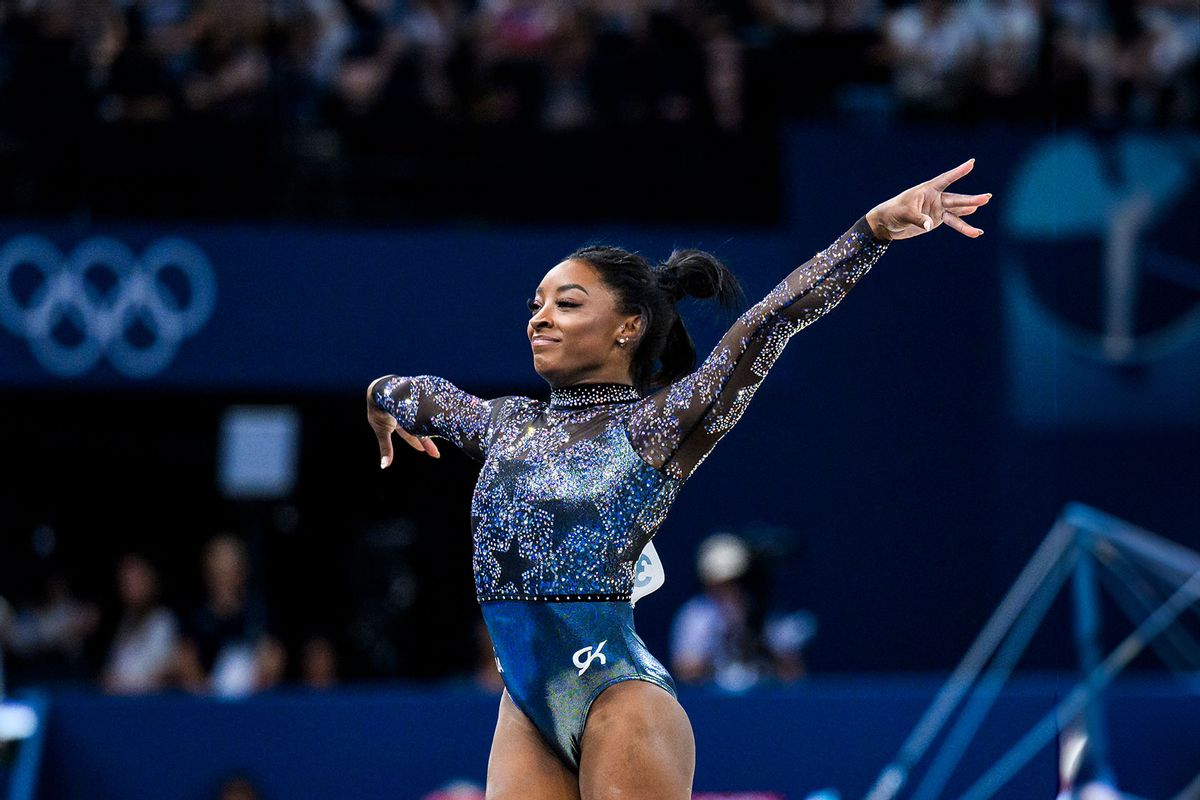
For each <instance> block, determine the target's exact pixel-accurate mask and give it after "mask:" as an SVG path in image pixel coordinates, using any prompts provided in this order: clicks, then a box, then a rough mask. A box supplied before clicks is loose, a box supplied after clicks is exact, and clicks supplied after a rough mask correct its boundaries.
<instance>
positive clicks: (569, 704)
mask: <svg viewBox="0 0 1200 800" xmlns="http://www.w3.org/2000/svg"><path fill="white" fill-rule="evenodd" d="M887 245H888V243H887V242H886V241H883V240H880V239H877V238H875V237H874V236H873V235H872V233H871V229H870V227H869V226H868V225H867V223H866V220H865V219H860V220H858V222H856V223H855V225H854V226H853V227H852V228H851V229H850V230H849V231H847V232H846V233H845V234H843V235H842V236H841V237H839V238H838V239H837V241H835V242H834V243H833V244H831V245H830V246H829V247H828V248H826V249H825V250H823V251H821V252H820V253H817V254H816V255H815V256H814V257H813V258H811V259H810V260H809V261H807V262H805V263H804V264H803V265H801V266H800V267H798V268H797V269H796V270H794V271H793V272H792V273H791V274H789V275H788V276H787V277H786V278H785V279H784V280H783V281H782V282H781V283H780V284H779V285H778V286H776V287H775V288H774V289H773V290H772V291H771V292H770V293H769V294H768V295H767V296H766V297H765V298H764V299H763V300H761V301H760V302H758V303H757V304H755V305H754V306H753V307H751V308H750V309H749V310H747V311H746V312H745V313H743V314H742V315H741V316H740V317H739V318H738V320H737V322H736V323H735V324H734V325H733V327H731V328H730V330H729V331H728V332H727V333H726V334H725V335H724V336H723V337H722V338H721V341H720V342H719V343H718V344H717V346H716V347H715V348H714V349H713V351H712V352H711V353H710V354H709V356H708V357H707V358H706V359H705V360H704V362H703V364H701V365H700V367H699V368H697V369H696V370H695V371H693V372H692V373H691V374H689V375H687V376H686V377H684V378H682V379H680V380H678V381H676V382H675V383H673V384H670V385H669V386H665V387H663V388H661V389H658V390H657V391H654V392H652V393H651V394H648V395H646V396H644V397H643V396H641V395H639V394H638V392H637V391H636V390H635V389H634V387H633V386H631V385H628V384H576V385H572V386H565V387H555V388H553V389H552V390H551V392H550V397H549V400H535V399H531V398H528V397H500V398H496V399H494V400H483V399H481V398H478V397H475V396H473V395H470V394H468V393H466V392H464V391H462V390H461V389H458V388H457V387H455V386H454V385H452V384H451V383H449V382H448V381H446V380H444V379H442V378H437V377H433V376H429V375H421V376H416V377H398V376H386V377H385V378H382V379H380V380H379V381H377V382H376V384H375V386H374V387H373V390H372V397H373V398H374V400H375V403H376V404H377V405H378V406H379V407H380V408H382V409H384V410H386V411H387V412H388V413H390V414H392V415H393V416H394V417H395V418H396V420H397V422H398V423H399V425H400V427H402V428H404V429H405V430H407V431H409V432H411V433H414V434H417V435H420V436H438V437H441V438H444V439H447V440H449V441H450V442H452V443H453V444H455V445H457V446H458V447H460V448H461V449H462V450H463V451H465V452H466V453H467V454H468V455H469V456H471V457H472V458H474V459H475V460H477V461H479V462H481V463H482V467H481V469H480V473H479V480H478V482H477V483H476V485H475V491H474V494H473V496H472V500H471V526H472V530H473V533H474V542H475V549H474V558H473V563H474V571H475V587H476V593H477V597H478V599H479V602H480V604H481V606H482V610H483V616H484V621H485V622H486V624H487V627H488V631H489V633H490V634H491V637H492V641H493V644H494V647H495V651H496V657H497V662H498V665H499V667H500V669H501V672H502V674H503V676H504V683H505V686H506V688H507V689H508V692H509V694H510V695H511V696H512V699H513V701H514V702H515V703H516V705H517V706H518V707H519V708H520V709H521V710H522V711H523V712H524V713H525V714H526V715H527V716H528V717H529V718H530V719H531V720H532V721H533V723H534V724H535V725H536V726H537V728H538V730H539V731H541V733H542V735H543V736H544V737H545V739H546V741H547V743H548V744H549V745H550V746H551V747H552V748H553V749H554V751H555V752H556V753H558V755H559V756H560V757H561V758H562V759H563V761H564V762H565V763H566V764H567V765H568V766H569V767H571V768H572V769H576V770H577V769H578V766H579V747H580V742H581V740H582V737H583V729H584V725H585V723H586V721H587V713H588V709H589V708H590V706H591V703H592V701H594V700H595V698H596V697H597V696H598V695H599V694H600V692H601V691H603V690H604V689H605V688H606V687H607V686H610V685H612V684H613V683H615V682H617V681H622V680H645V681H650V682H652V683H655V684H658V685H659V686H662V687H663V688H664V689H666V690H667V691H670V692H672V693H674V684H673V683H672V681H671V677H670V675H669V674H668V673H667V671H666V669H664V668H663V666H662V665H661V664H660V663H659V662H658V661H656V660H655V659H654V657H653V656H651V655H650V653H649V651H647V649H646V647H645V645H644V644H643V643H642V640H641V639H640V638H638V636H637V634H636V633H635V632H634V627H633V610H632V608H631V607H630V604H629V598H630V594H631V591H632V588H633V580H634V568H635V562H636V560H637V558H638V555H639V554H640V553H641V551H642V549H643V548H644V547H645V545H646V543H647V542H649V541H650V539H651V537H652V536H654V532H655V531H656V530H657V529H658V527H659V524H660V523H661V522H662V520H663V517H664V516H665V515H666V513H667V509H668V508H669V507H670V505H671V503H672V501H674V499H675V496H676V494H677V493H678V491H679V489H680V487H681V486H682V485H683V483H684V482H685V481H686V480H687V479H688V477H689V476H690V475H691V474H692V472H694V471H695V469H696V468H697V467H698V466H699V465H700V463H701V462H703V461H704V459H705V458H706V457H707V456H708V454H709V453H710V452H711V451H712V449H713V447H714V446H715V445H716V443H717V441H719V440H720V439H721V437H722V436H724V435H725V433H726V432H728V431H729V430H730V429H731V428H732V427H733V426H734V424H735V423H736V422H737V421H738V419H739V418H740V417H741V415H742V413H743V412H744V411H745V410H746V406H747V404H748V403H749V402H750V399H751V398H752V397H753V396H754V393H755V392H756V391H757V390H758V387H759V385H760V384H761V383H762V380H763V378H764V377H765V376H766V374H767V372H768V371H769V370H770V369H771V366H772V365H773V364H774V363H775V361H776V359H777V358H778V357H779V355H780V353H781V352H782V350H783V347H784V345H785V344H786V343H787V341H788V339H789V338H791V336H792V335H793V334H795V333H797V332H798V331H800V330H801V329H802V328H804V327H805V326H807V325H808V324H810V323H812V322H813V321H815V320H816V319H818V318H819V317H821V316H822V315H824V314H825V313H826V312H828V311H829V310H830V309H832V308H833V307H834V306H835V305H837V303H838V302H839V301H840V300H841V299H842V297H844V296H845V294H846V292H848V291H849V290H850V288H851V287H852V286H853V285H854V284H855V283H856V282H857V281H858V280H859V278H861V277H862V276H863V275H864V274H866V272H867V270H869V269H870V268H871V266H873V265H874V263H875V262H876V261H877V260H878V259H879V257H880V256H881V255H882V254H883V253H884V251H885V250H886V249H887Z"/></svg>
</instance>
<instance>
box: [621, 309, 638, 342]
mask: <svg viewBox="0 0 1200 800" xmlns="http://www.w3.org/2000/svg"><path fill="white" fill-rule="evenodd" d="M621 335H622V336H628V337H630V338H631V339H639V338H641V336H642V315H641V314H634V315H633V316H631V317H626V318H625V319H624V320H622V321H621Z"/></svg>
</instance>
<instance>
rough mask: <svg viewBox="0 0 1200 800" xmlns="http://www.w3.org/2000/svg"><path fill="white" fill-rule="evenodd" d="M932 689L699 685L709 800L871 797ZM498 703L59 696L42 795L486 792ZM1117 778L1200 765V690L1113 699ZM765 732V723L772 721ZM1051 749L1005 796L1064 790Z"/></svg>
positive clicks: (1175, 780)
mask: <svg viewBox="0 0 1200 800" xmlns="http://www.w3.org/2000/svg"><path fill="white" fill-rule="evenodd" d="M1070 687H1071V684H1070V682H1069V681H1068V680H1066V679H1040V680H1032V679H1027V680H1023V681H1019V682H1017V683H1016V684H1014V685H1012V686H1010V687H1009V689H1007V690H1006V692H1005V693H1004V694H1003V695H1002V697H1001V700H1000V701H999V703H998V704H997V706H996V709H995V710H994V712H993V715H992V717H991V718H989V721H988V722H987V723H986V724H985V725H984V727H983V729H982V730H981V732H980V735H979V737H978V739H977V741H976V743H975V744H974V745H973V746H972V747H971V748H970V749H969V750H968V754H967V757H966V758H965V759H964V761H963V762H962V766H961V769H960V771H959V772H958V773H956V778H955V781H954V782H953V783H952V784H951V785H950V787H949V789H948V791H949V792H950V793H951V795H953V794H954V793H956V792H961V791H962V790H963V789H965V788H966V786H967V782H968V781H970V782H973V781H974V780H975V779H977V778H978V777H979V776H981V775H982V774H983V772H984V771H985V770H986V769H988V768H990V767H991V766H992V764H993V763H994V762H995V761H996V760H997V759H998V758H999V756H1000V755H1002V754H1003V753H1004V752H1005V751H1006V750H1007V749H1008V748H1009V747H1011V746H1012V745H1013V744H1014V743H1015V742H1016V740H1017V739H1018V737H1020V736H1021V735H1023V734H1024V733H1025V732H1026V731H1027V730H1028V729H1029V728H1030V727H1031V726H1032V725H1033V723H1034V722H1035V721H1036V720H1037V719H1038V718H1040V717H1041V716H1042V715H1043V714H1045V713H1046V712H1047V711H1048V710H1049V709H1050V708H1051V707H1053V705H1054V704H1055V703H1056V702H1058V701H1059V700H1061V699H1062V697H1063V696H1064V695H1065V694H1066V692H1067V691H1068V690H1069V689H1070ZM937 688H938V683H937V682H936V681H934V680H932V679H922V680H916V679H913V680H898V679H889V680H881V679H873V680H872V679H865V678H859V679H853V680H843V681H830V680H822V681H815V682H813V683H810V684H807V685H804V686H800V687H796V688H794V689H789V690H778V691H759V692H755V693H752V694H749V695H744V696H736V697H734V696H722V695H719V694H710V693H706V692H698V691H692V692H686V693H684V694H683V695H682V696H681V701H682V702H683V705H684V707H685V709H686V710H687V712H688V714H689V716H690V718H691V720H692V724H693V726H694V727H695V730H696V738H697V769H696V781H695V787H696V790H697V791H750V790H760V791H774V792H779V793H781V794H783V795H784V796H785V797H787V798H789V800H799V798H803V797H805V796H806V795H807V794H808V793H809V792H811V791H815V790H817V789H820V788H823V787H836V788H838V789H839V790H840V791H841V792H842V797H843V798H847V799H848V798H853V797H859V796H861V795H862V794H863V793H864V792H865V791H866V789H867V788H868V787H869V786H870V784H871V782H872V781H873V780H874V779H875V777H876V775H877V774H878V773H879V771H880V770H881V769H882V768H883V767H884V766H885V765H886V764H887V763H888V762H889V761H890V760H891V758H892V757H893V756H894V755H895V754H896V752H897V750H898V749H899V746H900V743H901V742H902V741H903V740H904V738H905V737H906V736H907V734H908V733H909V731H911V729H912V727H913V726H914V725H915V723H916V720H917V719H918V717H919V716H920V714H921V712H922V711H923V710H924V709H925V707H926V706H927V704H928V703H929V701H930V699H931V698H932V696H933V693H934V692H935V691H936V689H937ZM496 703H497V700H496V698H495V697H493V696H487V695H481V694H476V693H473V692H459V691H453V690H449V691H443V692H425V691H410V690H405V689H399V688H388V689H384V688H380V689H371V690H368V689H363V690H360V691H354V692H338V693H334V694H312V695H303V694H278V695H269V696H261V697H256V698H253V699H250V700H246V701H242V702H233V703H229V702H225V703H223V702H220V701H215V700H205V699H199V698H192V697H152V698H137V699H116V698H106V697H96V696H87V695H67V696H60V697H58V698H56V699H55V702H54V704H53V711H52V716H51V719H50V726H49V732H48V740H47V742H46V753H45V761H44V766H43V770H42V776H43V784H42V791H41V793H40V795H39V797H40V798H41V800H74V799H75V798H79V799H80V800H83V799H84V798H86V800H207V799H208V798H211V797H213V796H215V792H216V786H218V785H219V783H220V781H221V779H222V778H223V777H225V776H226V775H228V774H230V773H232V772H242V773H245V774H248V775H249V776H251V777H252V778H253V779H254V780H255V781H256V782H258V783H259V785H260V786H261V787H262V789H263V797H264V800H281V798H288V799H289V800H304V798H331V797H353V798H356V800H373V798H380V800H383V798H388V800H406V799H407V798H414V800H415V799H416V798H420V797H422V796H423V795H424V794H426V793H427V792H430V791H432V790H434V789H435V788H437V787H439V786H443V785H445V784H446V783H448V782H450V781H451V780H453V779H455V778H465V779H469V780H472V781H476V782H479V783H482V781H483V779H484V775H485V770H486V764H487V752H488V747H489V745H490V742H491V733H492V728H493V726H494V724H495V715H496ZM1108 719H1109V723H1110V730H1111V738H1112V741H1111V749H1112V752H1113V757H1114V765H1115V769H1116V774H1117V776H1118V778H1119V780H1120V782H1121V785H1122V786H1123V787H1124V788H1125V789H1127V790H1129V791H1131V792H1134V793H1136V794H1138V795H1140V796H1143V797H1168V796H1171V795H1173V794H1174V793H1175V792H1177V791H1179V790H1180V789H1181V788H1182V787H1183V786H1184V785H1185V784H1186V783H1187V782H1188V781H1189V780H1191V778H1192V777H1193V776H1194V775H1195V772H1196V770H1197V769H1200V694H1197V693H1195V692H1188V691H1187V690H1186V689H1185V688H1184V687H1182V686H1181V685H1180V684H1166V683H1152V682H1138V681H1132V682H1126V683H1122V684H1117V685H1116V686H1115V687H1114V688H1113V691H1112V695H1111V697H1110V699H1109V707H1108ZM768 720H769V723H765V722H764V721H768ZM1055 747H1056V745H1055V744H1053V743H1052V744H1051V745H1050V746H1049V747H1048V748H1047V749H1046V750H1045V751H1044V752H1043V753H1042V754H1041V755H1040V756H1039V757H1038V758H1036V759H1035V760H1034V761H1033V762H1031V763H1030V765H1029V766H1028V767H1026V769H1025V770H1023V771H1022V772H1021V773H1020V775H1019V776H1018V777H1017V779H1015V780H1014V781H1013V782H1012V783H1011V784H1009V786H1008V787H1006V789H1005V790H1004V791H1003V792H1002V793H1001V794H1000V795H998V796H999V797H1002V798H1021V800H1027V799H1028V798H1032V797H1052V796H1053V794H1054V792H1055V791H1056V789H1057V754H1056V750H1055Z"/></svg>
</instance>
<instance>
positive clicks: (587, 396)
mask: <svg viewBox="0 0 1200 800" xmlns="http://www.w3.org/2000/svg"><path fill="white" fill-rule="evenodd" d="M641 399H642V396H641V395H640V394H638V391H637V389H635V388H634V387H633V385H632V384H629V383H576V384H573V385H571V386H559V387H555V388H553V389H551V390H550V407H551V408H554V409H563V408H586V407H588V406H598V405H604V404H606V403H630V402H633V401H634V400H641Z"/></svg>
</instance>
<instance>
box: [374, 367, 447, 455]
mask: <svg viewBox="0 0 1200 800" xmlns="http://www.w3.org/2000/svg"><path fill="white" fill-rule="evenodd" d="M376 383H378V380H374V381H371V383H370V384H368V385H367V423H368V424H369V425H370V426H371V430H373V431H375V438H376V439H378V440H379V468H380V469H387V468H388V467H389V466H391V464H392V434H393V433H397V434H399V435H400V438H401V439H403V440H404V441H406V442H408V445H409V447H411V448H413V449H414V450H420V451H421V452H423V453H428V454H429V455H430V456H432V457H433V458H441V457H442V454H441V453H439V452H438V447H437V445H436V444H434V442H433V440H432V439H430V438H429V437H428V436H416V435H415V434H411V433H409V432H408V431H406V430H404V428H401V427H400V426H399V425H398V424H397V423H396V418H395V417H393V416H392V415H391V414H389V413H387V412H386V411H384V410H383V409H381V408H380V407H379V406H377V405H375V398H373V397H371V389H372V387H374V386H375V384H376Z"/></svg>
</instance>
